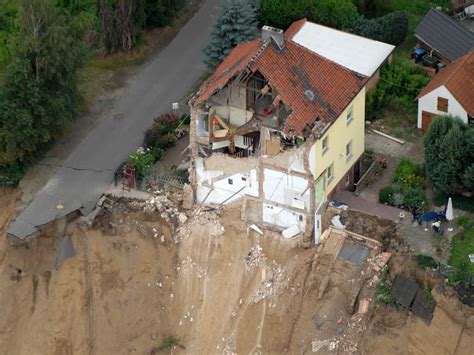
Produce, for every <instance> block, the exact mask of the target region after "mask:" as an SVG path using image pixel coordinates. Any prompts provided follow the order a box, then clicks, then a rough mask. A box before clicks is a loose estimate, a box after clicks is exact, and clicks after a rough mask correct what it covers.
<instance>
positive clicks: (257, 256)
mask: <svg viewBox="0 0 474 355" xmlns="http://www.w3.org/2000/svg"><path fill="white" fill-rule="evenodd" d="M265 260H266V257H265V255H264V254H263V253H262V247H261V246H260V245H259V244H257V245H254V246H253V247H251V248H250V250H249V252H248V253H247V256H246V257H245V266H246V269H247V270H251V269H254V268H256V267H258V266H260V264H261V263H264V262H265Z"/></svg>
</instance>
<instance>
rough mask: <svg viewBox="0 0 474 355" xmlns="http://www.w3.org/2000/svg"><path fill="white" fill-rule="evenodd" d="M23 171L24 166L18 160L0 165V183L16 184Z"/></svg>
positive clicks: (24, 169)
mask: <svg viewBox="0 0 474 355" xmlns="http://www.w3.org/2000/svg"><path fill="white" fill-rule="evenodd" d="M25 172H26V168H25V166H24V165H23V164H21V163H19V162H15V163H12V164H7V165H0V185H5V186H17V185H18V183H19V182H20V180H21V178H22V177H23V176H24V175H25Z"/></svg>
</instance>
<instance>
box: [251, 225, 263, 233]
mask: <svg viewBox="0 0 474 355" xmlns="http://www.w3.org/2000/svg"><path fill="white" fill-rule="evenodd" d="M249 228H250V229H253V230H254V231H255V232H257V233H258V234H260V235H263V231H262V230H261V229H260V228H258V226H257V225H255V224H251V225H250V226H249Z"/></svg>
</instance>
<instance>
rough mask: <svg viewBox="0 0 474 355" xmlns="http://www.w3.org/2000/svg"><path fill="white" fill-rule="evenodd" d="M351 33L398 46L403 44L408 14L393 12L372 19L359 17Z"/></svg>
mask: <svg viewBox="0 0 474 355" xmlns="http://www.w3.org/2000/svg"><path fill="white" fill-rule="evenodd" d="M351 31H352V32H353V33H355V34H358V35H360V36H364V37H368V38H372V39H375V40H377V41H381V42H385V43H390V44H393V45H398V44H400V43H402V42H403V40H404V39H405V36H406V35H407V32H408V13H407V12H406V11H395V12H392V13H389V14H387V15H385V16H382V17H377V18H374V19H366V18H365V17H363V16H360V17H359V18H358V20H357V21H356V22H355V23H354V25H353V27H352V29H351Z"/></svg>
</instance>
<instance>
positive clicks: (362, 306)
mask: <svg viewBox="0 0 474 355" xmlns="http://www.w3.org/2000/svg"><path fill="white" fill-rule="evenodd" d="M369 305H370V301H369V300H368V299H367V298H364V299H363V300H361V301H360V303H359V310H358V311H357V313H359V314H366V313H367V312H368V311H369Z"/></svg>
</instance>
